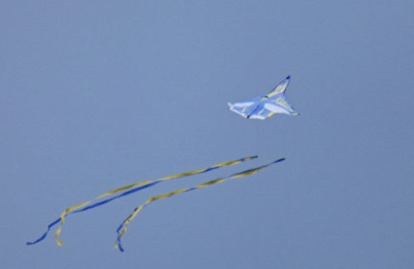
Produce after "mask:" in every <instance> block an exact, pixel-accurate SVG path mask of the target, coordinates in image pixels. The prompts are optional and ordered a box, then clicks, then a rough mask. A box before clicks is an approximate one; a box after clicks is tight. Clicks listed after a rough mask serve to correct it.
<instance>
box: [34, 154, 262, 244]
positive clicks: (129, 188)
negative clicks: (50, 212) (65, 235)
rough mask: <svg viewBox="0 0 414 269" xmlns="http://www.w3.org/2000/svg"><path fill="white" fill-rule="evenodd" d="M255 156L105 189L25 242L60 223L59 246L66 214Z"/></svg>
mask: <svg viewBox="0 0 414 269" xmlns="http://www.w3.org/2000/svg"><path fill="white" fill-rule="evenodd" d="M256 158H257V155H253V156H248V157H244V158H240V159H237V160H232V161H226V162H221V163H218V164H214V165H212V166H210V167H207V168H202V169H196V170H191V171H187V172H183V173H179V174H173V175H170V176H166V177H163V178H159V179H156V180H145V181H140V182H136V183H133V184H129V185H125V186H122V187H118V188H116V189H113V190H110V191H107V192H105V193H103V194H101V195H99V196H97V197H96V198H94V199H92V200H89V201H86V202H83V203H81V204H77V205H74V206H71V207H68V208H66V209H65V210H64V211H63V212H62V213H61V215H60V218H58V219H57V220H55V221H53V222H52V223H50V224H49V225H48V227H47V230H46V232H45V233H44V234H43V235H42V236H41V237H39V238H38V239H36V240H35V241H32V242H27V243H26V244H27V245H34V244H37V243H39V242H41V241H42V240H44V239H45V238H46V237H47V235H48V233H49V232H50V230H51V228H52V227H53V226H55V225H57V224H60V225H59V227H58V229H57V231H56V233H55V241H56V243H57V244H58V245H59V246H61V245H63V242H62V241H60V240H59V236H60V234H61V232H62V227H63V224H64V223H65V219H66V217H67V216H68V215H71V214H76V213H80V212H84V211H87V210H90V209H92V208H95V207H99V206H102V205H104V204H106V203H109V202H111V201H113V200H116V199H118V198H121V197H124V196H126V195H129V194H132V193H134V192H137V191H140V190H142V189H145V188H148V187H151V186H154V185H156V184H158V183H160V182H163V181H167V180H171V179H177V178H183V177H188V176H192V175H197V174H201V173H207V172H210V171H213V170H216V169H219V168H221V167H225V166H230V165H236V164H240V163H242V162H245V161H250V160H253V159H256ZM121 191H124V192H122V193H120V194H118V195H116V196H112V197H110V198H107V199H105V200H102V198H104V197H106V196H109V195H114V194H116V193H119V192H121ZM98 200H99V201H98Z"/></svg>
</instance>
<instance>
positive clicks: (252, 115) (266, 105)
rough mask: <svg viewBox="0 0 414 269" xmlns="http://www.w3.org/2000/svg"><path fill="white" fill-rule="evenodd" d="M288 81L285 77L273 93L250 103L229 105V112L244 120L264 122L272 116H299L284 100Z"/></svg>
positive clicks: (288, 77)
mask: <svg viewBox="0 0 414 269" xmlns="http://www.w3.org/2000/svg"><path fill="white" fill-rule="evenodd" d="M289 81H290V76H287V77H286V78H285V79H284V80H283V81H282V82H280V83H279V84H278V85H277V86H276V87H275V88H274V90H273V91H271V92H270V93H268V94H267V95H265V96H263V97H261V98H256V99H254V100H252V101H250V102H243V103H235V104H229V106H230V110H232V111H234V112H236V113H237V114H240V115H242V116H243V117H245V118H248V119H259V120H264V119H266V118H269V117H271V116H273V115H274V114H287V115H291V116H296V115H299V113H298V112H296V111H295V110H294V108H293V107H292V106H291V105H290V104H289V103H288V101H287V99H286V95H285V91H286V88H287V86H288V85H289Z"/></svg>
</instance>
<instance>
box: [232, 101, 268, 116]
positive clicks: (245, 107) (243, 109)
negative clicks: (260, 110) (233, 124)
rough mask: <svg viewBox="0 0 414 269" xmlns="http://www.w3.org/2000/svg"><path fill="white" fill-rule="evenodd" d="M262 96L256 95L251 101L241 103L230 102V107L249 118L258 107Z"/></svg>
mask: <svg viewBox="0 0 414 269" xmlns="http://www.w3.org/2000/svg"><path fill="white" fill-rule="evenodd" d="M261 99H262V97H256V98H254V99H253V100H251V101H247V102H240V103H228V104H227V105H228V106H229V109H230V110H231V111H233V112H235V113H237V114H239V115H240V116H242V117H244V118H249V117H250V115H251V114H252V113H253V112H254V111H255V110H256V109H257V107H258V105H259V104H260V100H261Z"/></svg>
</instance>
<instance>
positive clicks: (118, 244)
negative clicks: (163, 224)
mask: <svg viewBox="0 0 414 269" xmlns="http://www.w3.org/2000/svg"><path fill="white" fill-rule="evenodd" d="M284 160H285V158H281V159H278V160H275V161H273V162H270V163H268V164H265V165H261V166H258V167H255V168H251V169H248V170H245V171H242V172H238V173H235V174H232V175H230V176H227V177H222V178H218V179H214V180H210V181H207V182H204V183H201V184H199V185H197V186H194V187H191V188H182V189H178V190H175V191H172V192H168V193H164V194H161V195H157V196H153V197H151V198H149V199H148V200H146V201H145V202H144V203H143V204H141V205H139V206H137V207H136V208H135V209H134V210H133V212H132V213H131V215H129V216H128V217H127V218H126V219H125V220H124V221H123V222H122V223H121V225H119V227H118V229H117V230H116V232H117V233H118V237H117V240H116V242H115V247H116V248H118V249H119V250H120V251H121V252H123V251H124V249H123V247H122V243H121V238H122V236H124V234H125V232H126V230H127V228H128V225H129V223H130V222H131V221H132V220H133V219H134V218H135V217H136V216H137V214H138V213H139V212H140V211H141V210H142V209H143V208H144V207H145V206H147V205H148V204H150V203H152V202H155V201H159V200H162V199H165V198H168V197H171V196H175V195H178V194H181V193H184V192H190V191H194V190H198V189H202V188H205V187H208V186H211V185H215V184H218V183H223V182H225V181H227V180H230V179H236V178H241V177H245V176H250V175H253V174H256V173H258V172H259V171H261V170H262V169H264V168H266V167H268V166H270V165H273V164H275V163H278V162H281V161H284Z"/></svg>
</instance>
